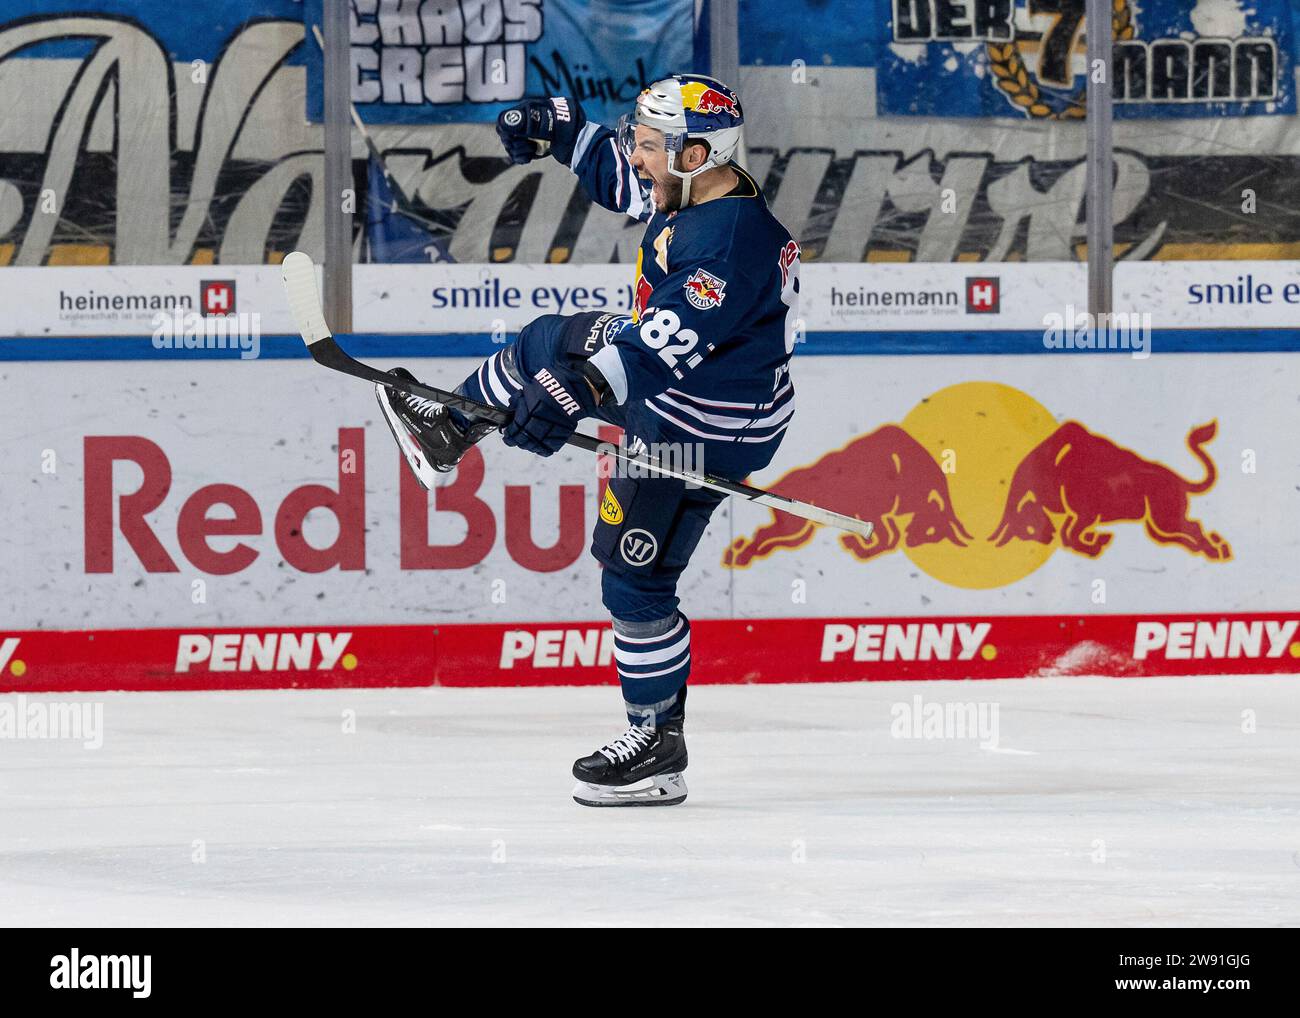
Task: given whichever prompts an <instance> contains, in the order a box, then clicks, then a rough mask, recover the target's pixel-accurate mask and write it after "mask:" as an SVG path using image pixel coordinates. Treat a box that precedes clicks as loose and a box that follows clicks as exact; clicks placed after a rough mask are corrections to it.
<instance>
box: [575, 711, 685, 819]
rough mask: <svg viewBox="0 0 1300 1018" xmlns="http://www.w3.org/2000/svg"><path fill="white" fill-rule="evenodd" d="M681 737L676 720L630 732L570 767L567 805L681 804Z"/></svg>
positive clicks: (683, 787) (682, 752) (682, 790)
mask: <svg viewBox="0 0 1300 1018" xmlns="http://www.w3.org/2000/svg"><path fill="white" fill-rule="evenodd" d="M685 769H686V737H685V736H684V735H682V722H681V720H680V719H678V720H674V721H665V722H664V723H663V724H662V725H660V726H659V727H658V728H642V727H638V726H636V725H633V726H631V727H630V728H629V729H628V730H627V731H626V732H624V733H623V734H622V735H620V736H619V737H618V738H617V739H615V740H614V741H613V742H611V743H609V744H607V745H605V746H602V747H601V748H600V749H598V750H596V752H594V753H592V754H591V756H584V757H583V758H582V759H581V760H577V761H575V762H574V764H573V776H574V777H575V778H577V779H578V783H577V784H576V785H575V786H574V787H573V801H574V802H578V803H581V804H582V805H584V806H675V805H677V803H679V802H685V801H686V779H685V778H684V777H683V776H682V771H684V770H685Z"/></svg>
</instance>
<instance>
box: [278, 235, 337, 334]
mask: <svg viewBox="0 0 1300 1018" xmlns="http://www.w3.org/2000/svg"><path fill="white" fill-rule="evenodd" d="M280 270H281V276H282V278H283V279H284V292H285V294H286V295H287V296H288V298H289V312H290V313H291V314H292V315H293V321H294V324H295V325H297V326H298V331H299V332H301V333H302V338H303V342H305V343H306V344H307V345H308V346H311V345H312V344H313V343H316V342H318V341H320V340H322V339H329V338H330V328H329V326H328V325H326V324H325V312H324V310H322V308H321V303H320V291H319V290H318V289H317V287H316V266H315V265H313V264H312V260H311V258H310V257H309V256H307V255H305V254H303V253H302V252H301V251H294V252H292V253H290V254H287V255H285V256H284V263H283V264H282V265H281V266H280Z"/></svg>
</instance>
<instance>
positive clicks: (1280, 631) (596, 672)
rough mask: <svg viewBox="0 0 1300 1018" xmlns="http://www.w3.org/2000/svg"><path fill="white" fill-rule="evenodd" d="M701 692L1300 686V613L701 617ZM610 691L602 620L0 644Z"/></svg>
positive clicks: (109, 675)
mask: <svg viewBox="0 0 1300 1018" xmlns="http://www.w3.org/2000/svg"><path fill="white" fill-rule="evenodd" d="M692 632H693V634H694V635H693V648H692V659H693V663H694V671H693V673H692V677H691V678H692V681H693V682H697V683H729V682H734V683H739V682H859V681H867V682H875V681H889V680H899V679H913V680H916V679H921V680H925V679H999V678H1047V677H1053V676H1065V675H1103V676H1112V677H1117V678H1123V677H1140V676H1158V675H1222V674H1226V675H1254V674H1270V673H1275V674H1300V612H1293V611H1292V612H1276V613H1237V614H1208V615H1187V614H1184V615H1096V616H1062V615H1025V616H987V617H963V618H941V617H916V618H826V619H751V620H731V619H726V620H714V621H710V620H707V619H706V620H700V621H694V622H693V623H692ZM613 681H614V665H613V636H612V632H611V630H610V628H609V626H608V624H607V623H604V622H569V623H546V624H541V625H537V624H512V623H504V624H501V623H493V624H483V625H438V626H356V627H344V626H337V627H330V628H316V629H294V628H285V629H274V628H259V629H238V628H232V629H228V630H182V629H139V630H99V631H77V632H51V631H34V632H14V633H0V691H2V692H43V691H69V690H80V691H91V690H118V689H120V690H167V689H274V688H329V687H381V686H432V685H444V686H563V685H596V684H602V683H612V682H613Z"/></svg>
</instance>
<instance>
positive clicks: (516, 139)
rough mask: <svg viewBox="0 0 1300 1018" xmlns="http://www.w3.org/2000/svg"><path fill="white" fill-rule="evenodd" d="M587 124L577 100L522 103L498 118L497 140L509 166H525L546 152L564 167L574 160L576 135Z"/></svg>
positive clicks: (525, 101)
mask: <svg viewBox="0 0 1300 1018" xmlns="http://www.w3.org/2000/svg"><path fill="white" fill-rule="evenodd" d="M586 122H587V116H586V114H585V113H583V111H582V105H581V104H580V103H579V102H578V100H577V99H571V98H569V97H567V96H555V97H553V98H551V99H525V100H524V101H523V102H521V103H519V105H517V106H511V107H510V109H508V110H504V111H503V112H502V113H501V114H500V116H498V117H497V137H499V138H500V139H501V144H502V145H504V146H505V149H506V153H507V154H508V155H509V156H510V161H511V162H512V163H528V162H532V161H533V160H534V159H537V158H539V157H541V156H543V155H545V154H546V153H547V151H548V149H549V151H550V154H551V155H553V156H555V158H556V159H558V160H559V161H560V162H562V163H564V165H565V166H567V165H569V161H570V160H571V159H572V158H573V146H574V145H575V144H577V141H578V132H579V131H581V130H582V128H583V125H584V124H586Z"/></svg>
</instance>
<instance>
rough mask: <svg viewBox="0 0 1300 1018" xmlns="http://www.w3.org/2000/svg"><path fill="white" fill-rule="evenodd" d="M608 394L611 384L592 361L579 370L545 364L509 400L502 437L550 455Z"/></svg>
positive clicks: (507, 442)
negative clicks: (549, 366)
mask: <svg viewBox="0 0 1300 1018" xmlns="http://www.w3.org/2000/svg"><path fill="white" fill-rule="evenodd" d="M608 395H609V384H608V383H607V382H606V381H605V379H604V378H603V376H602V375H601V374H600V372H599V371H598V370H597V369H596V368H593V367H592V366H591V365H590V364H583V366H582V369H581V370H580V371H573V370H570V369H569V368H563V367H559V366H558V365H557V366H554V367H551V368H542V369H540V370H539V371H538V372H537V374H536V375H534V376H533V377H532V378H531V379H529V380H528V382H527V383H526V384H525V385H524V387H523V388H522V389H521V390H520V391H519V392H517V393H516V394H515V396H514V397H513V398H512V399H511V400H510V406H509V408H508V409H509V411H510V420H508V421H507V422H506V426H505V434H504V436H503V437H502V441H504V442H505V444H506V445H512V446H515V447H516V448H519V449H526V450H528V451H529V452H532V453H536V454H537V455H538V456H550V455H551V454H553V453H555V452H557V451H558V450H559V449H560V448H561V447H562V446H563V445H564V443H565V442H566V441H568V438H569V436H570V435H572V434H573V432H574V430H575V429H576V428H577V427H578V422H579V421H580V420H582V419H583V418H584V417H586V416H587V415H588V414H590V413H591V411H592V410H594V409H595V408H596V407H597V406H599V405H600V403H601V402H602V401H603V400H604V399H605V398H606V397H607V396H608Z"/></svg>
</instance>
